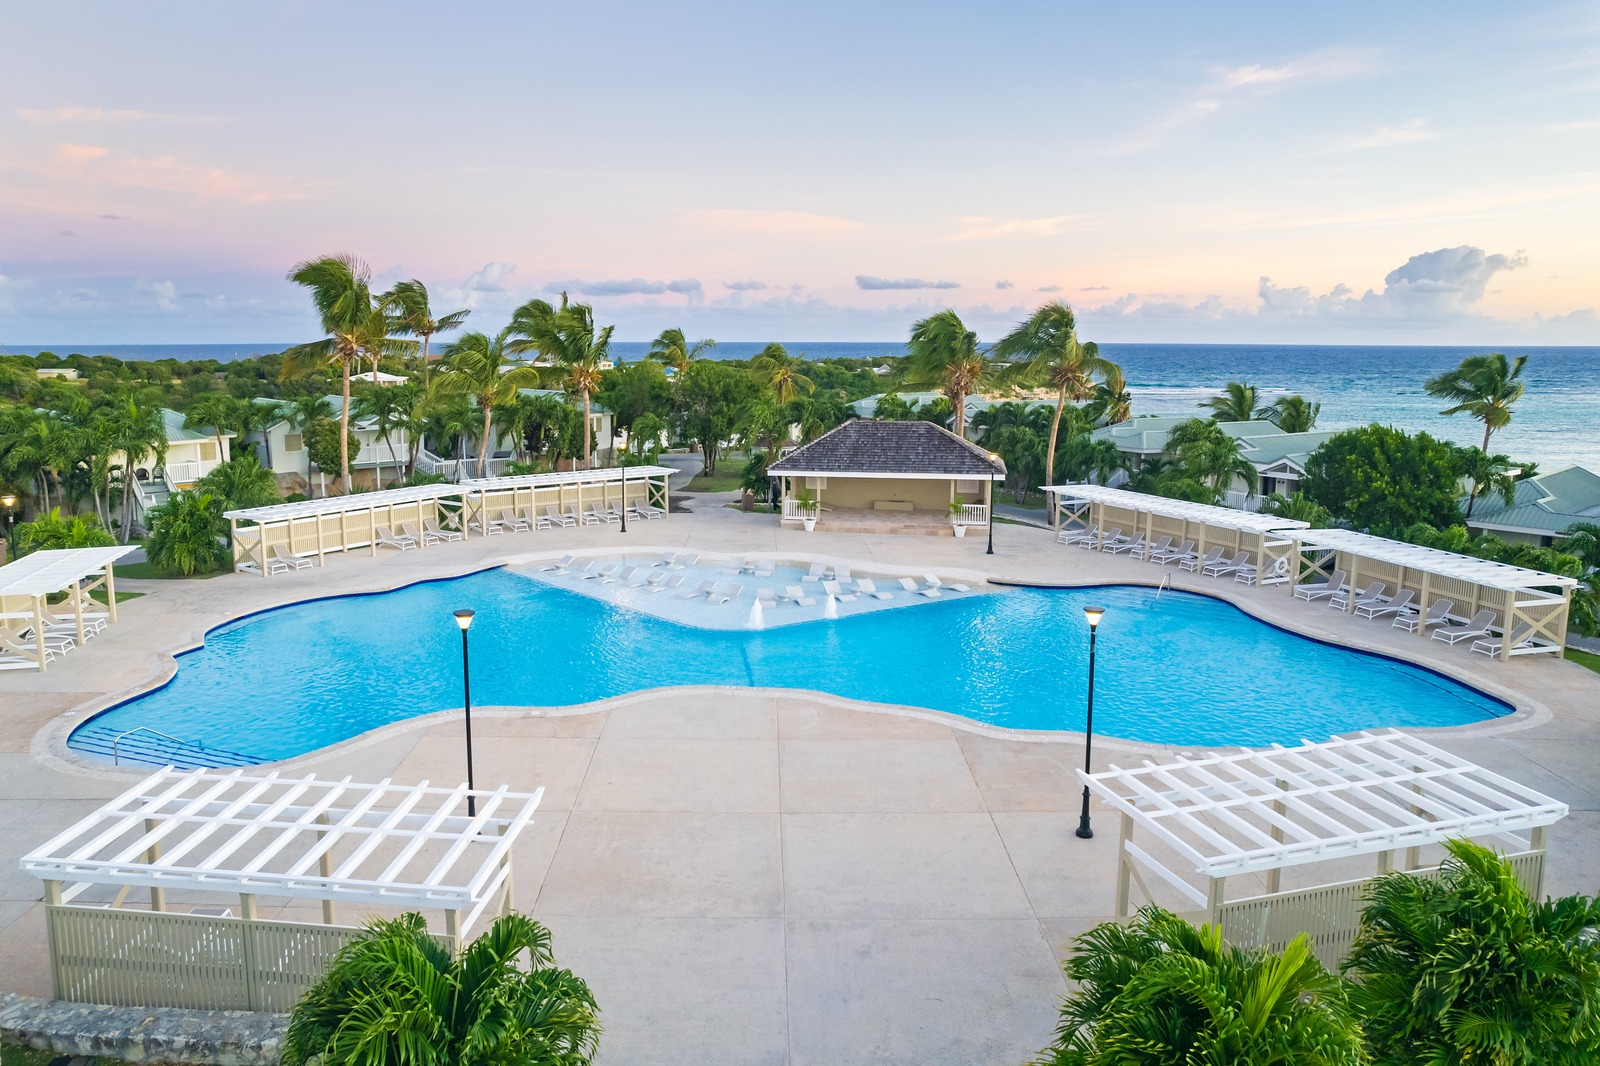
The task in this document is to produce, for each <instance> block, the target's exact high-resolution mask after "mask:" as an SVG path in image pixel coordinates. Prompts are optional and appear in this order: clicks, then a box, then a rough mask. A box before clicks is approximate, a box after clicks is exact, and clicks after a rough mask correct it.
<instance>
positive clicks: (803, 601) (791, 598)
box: [778, 585, 817, 607]
mask: <svg viewBox="0 0 1600 1066" xmlns="http://www.w3.org/2000/svg"><path fill="white" fill-rule="evenodd" d="M778 600H779V601H780V602H782V603H792V604H794V605H795V606H796V607H811V606H814V605H815V604H816V602H817V601H816V600H815V599H813V598H812V597H810V596H807V595H806V594H805V590H804V589H802V588H801V587H800V586H799V585H788V586H786V587H785V588H784V590H783V595H781V596H779V597H778Z"/></svg>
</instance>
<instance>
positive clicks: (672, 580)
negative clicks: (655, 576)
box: [645, 574, 683, 592]
mask: <svg viewBox="0 0 1600 1066" xmlns="http://www.w3.org/2000/svg"><path fill="white" fill-rule="evenodd" d="M682 584H683V575H682V574H670V575H668V576H667V577H666V579H665V580H663V581H659V582H657V583H655V584H652V585H646V586H645V591H646V592H671V591H672V590H673V589H675V588H677V587H679V586H680V585H682Z"/></svg>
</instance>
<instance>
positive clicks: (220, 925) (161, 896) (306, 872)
mask: <svg viewBox="0 0 1600 1066" xmlns="http://www.w3.org/2000/svg"><path fill="white" fill-rule="evenodd" d="M543 794H544V790H543V789H542V788H541V789H537V790H535V791H534V792H531V793H522V792H510V791H508V790H507V789H506V788H505V787H504V786H502V787H500V788H498V789H495V790H493V791H490V790H478V791H476V792H469V791H468V789H467V787H466V785H464V784H463V785H459V786H456V787H450V788H444V787H430V786H429V785H428V784H427V783H426V782H423V783H421V784H415V785H402V784H394V783H391V782H389V781H382V782H379V783H377V784H357V783H354V782H352V781H351V780H350V779H349V778H348V777H346V778H342V779H339V780H328V779H321V778H318V777H316V776H315V775H307V776H285V775H281V774H278V773H269V774H264V775H262V774H249V773H246V772H245V771H244V770H236V771H231V772H222V771H217V770H193V771H178V770H174V769H172V768H170V767H169V768H167V769H164V770H161V771H159V772H157V773H155V774H153V775H151V776H150V777H149V778H147V779H145V780H144V781H141V782H140V783H139V784H138V785H136V786H134V787H133V788H131V789H129V790H128V791H127V792H124V793H123V794H122V795H120V796H118V797H117V798H116V799H114V800H111V801H110V802H108V803H106V804H105V805H104V806H103V807H101V808H100V809H99V810H97V811H95V812H94V813H93V814H91V815H89V816H88V817H86V818H84V819H82V820H81V821H79V822H78V823H77V824H76V825H74V826H73V827H72V828H70V829H68V830H66V831H65V832H63V833H61V834H59V835H57V836H56V837H55V838H53V839H52V840H50V841H48V842H46V843H45V844H43V845H41V846H40V847H38V848H36V849H34V850H33V851H32V852H30V853H29V854H28V855H26V856H24V857H23V859H22V861H21V865H22V869H23V870H25V871H27V872H29V873H32V874H34V875H35V876H37V877H39V878H41V879H42V880H43V881H44V884H45V903H46V905H47V906H46V921H47V924H49V926H50V929H51V938H50V940H51V945H52V960H53V963H54V964H55V971H56V982H57V988H58V990H60V989H61V988H63V987H67V988H71V989H75V990H77V994H78V995H80V996H81V995H83V994H84V992H85V990H86V989H91V988H92V989H96V990H98V991H99V994H106V995H121V997H122V998H121V999H111V998H107V999H100V1000H96V1002H121V1001H130V1000H129V999H128V997H129V996H138V995H139V994H140V992H139V991H138V989H137V988H135V989H134V990H133V991H131V992H130V991H126V990H125V987H126V982H127V981H128V980H129V978H128V977H127V974H128V973H129V972H130V971H132V970H137V969H138V968H139V966H140V965H146V964H148V965H150V966H153V967H157V968H158V969H159V970H160V972H162V973H165V974H170V973H172V972H173V971H174V968H177V969H179V970H181V968H182V966H183V964H184V963H183V953H182V952H180V951H174V950H172V949H171V948H170V945H169V946H168V950H167V951H166V953H165V955H164V956H163V955H162V953H160V952H155V953H152V952H151V951H150V950H149V946H150V945H151V944H160V943H161V942H162V939H163V938H164V937H165V938H171V937H174V936H177V937H179V938H180V939H181V938H182V936H184V935H188V936H190V937H193V936H194V931H193V930H192V929H190V928H189V926H193V925H194V924H195V923H197V922H198V923H202V928H201V932H202V933H204V934H205V935H203V936H200V937H199V938H198V940H197V941H195V943H199V944H201V945H203V947H204V949H205V952H206V953H209V954H210V955H212V956H215V954H216V952H217V951H218V950H221V949H219V948H218V947H217V945H218V944H222V945H225V946H227V949H228V951H231V952H234V953H237V951H238V948H236V947H234V945H239V944H246V943H247V942H250V941H251V937H258V936H265V937H266V938H267V939H268V941H269V942H271V943H276V944H278V945H279V947H280V949H281V946H282V945H283V944H284V943H286V942H289V940H291V939H292V940H293V942H294V943H297V944H301V945H303V944H304V943H306V938H307V936H311V937H313V938H314V937H316V936H318V935H321V936H322V941H321V942H320V943H321V945H322V948H323V950H322V953H321V954H322V955H327V954H329V953H330V952H331V951H335V950H337V948H338V947H339V946H342V944H343V943H346V942H348V940H349V938H350V937H352V936H354V935H355V934H356V933H357V932H358V931H359V930H357V929H355V928H353V927H334V908H335V905H336V904H338V903H340V902H344V903H348V904H354V905H367V906H377V907H384V908H401V909H404V910H417V911H439V910H442V911H443V912H444V935H445V936H447V937H449V938H450V940H451V943H452V945H453V946H455V947H459V945H460V943H461V940H462V938H463V937H464V936H465V935H466V934H467V932H468V930H470V929H471V928H472V927H473V924H474V923H475V922H476V921H477V919H478V918H479V917H480V916H481V915H482V914H483V913H484V911H485V910H487V909H489V908H490V907H491V906H496V905H497V906H498V910H499V912H500V913H509V912H510V909H511V904H512V897H511V890H512V878H511V858H512V848H513V847H514V845H515V844H516V841H517V838H518V836H519V835H520V834H521V832H522V831H523V829H525V828H526V827H527V825H528V824H529V822H530V821H531V819H532V818H533V814H534V811H535V810H536V809H537V808H538V806H539V801H540V799H541V798H542V797H543ZM469 797H471V799H472V800H473V801H474V802H475V804H476V808H477V809H476V813H475V814H470V815H469V814H468V813H467V809H468V798H469ZM94 886H113V887H116V888H117V889H118V890H119V891H118V893H117V895H116V898H115V901H114V902H113V903H112V905H111V907H110V908H109V909H108V908H105V907H101V906H94V905H87V906H73V905H72V904H73V901H74V900H76V899H78V898H80V897H81V896H83V895H84V893H86V892H88V891H89V890H90V889H92V888H93V887H94ZM131 888H147V889H149V892H150V905H149V909H148V910H144V909H133V908H127V907H124V906H123V904H124V901H125V899H126V896H127V893H128V891H129V889H131ZM169 892H175V893H177V892H188V893H203V894H206V895H215V894H222V895H224V896H232V897H234V898H236V899H237V901H238V903H239V908H240V917H239V918H237V919H234V918H231V916H230V917H218V916H216V914H215V913H214V912H208V911H201V910H195V911H193V912H191V913H190V914H183V913H170V908H169V906H168V897H167V894H168V893H169ZM261 897H267V898H277V899H280V900H308V899H310V900H319V901H321V903H322V919H323V926H310V927H307V926H304V925H301V924H297V923H292V922H271V921H263V920H261V919H260V918H259V917H258V912H257V901H258V899H259V898H261ZM191 914H192V915H194V916H195V917H191ZM324 927H333V929H334V931H335V932H334V935H333V936H332V938H331V939H330V938H329V936H328V934H318V932H317V931H318V930H321V929H323V928H324ZM219 930H220V932H219ZM229 930H231V932H230V931H229ZM273 938H276V939H275V940H274V939H273ZM58 947H59V948H61V950H60V951H58V950H57V949H58ZM69 948H70V951H68V949H69ZM189 950H192V951H195V952H199V950H200V949H199V948H197V947H194V945H193V944H191V945H190V949H189ZM63 952H67V954H70V955H71V957H70V958H67V957H66V956H65V955H64V954H63ZM97 952H100V953H103V954H105V955H106V957H105V958H104V959H100V958H99V957H98V955H97ZM244 954H245V957H244V958H243V959H239V958H227V959H224V960H222V961H221V962H218V960H217V959H216V958H214V957H213V958H211V959H210V962H209V963H208V965H211V966H217V965H230V964H231V965H232V966H233V967H234V968H235V969H238V968H240V967H243V968H244V969H246V970H251V968H254V970H251V972H254V971H259V970H270V969H271V967H272V966H273V965H274V963H273V962H272V960H271V959H270V958H256V957H252V956H251V952H250V950H249V949H248V948H245V949H244ZM268 954H271V952H270V951H269V952H268ZM319 957H320V956H319ZM323 961H324V962H325V959H323ZM100 963H103V965H98V964H100ZM136 963H137V964H136ZM196 965H198V964H196ZM118 975H120V976H118ZM254 976H255V979H256V980H257V981H258V983H259V982H260V981H261V980H264V979H267V978H265V977H264V976H263V974H261V973H255V974H254ZM300 976H307V975H306V974H303V973H302V974H301V975H300ZM310 976H311V977H312V978H314V976H315V975H314V974H312V975H310ZM187 977H188V978H189V980H190V984H191V985H193V984H194V983H196V982H199V983H200V984H201V985H202V986H203V980H202V979H203V977H204V973H203V972H202V971H201V970H198V969H197V970H196V971H195V973H193V974H188V975H187ZM118 982H121V983H120V984H119V983H118ZM108 985H109V988H108ZM186 995H187V996H188V997H189V998H190V999H193V998H195V996H197V995H200V996H203V992H196V990H195V989H194V988H193V987H191V988H190V989H189V991H188V992H187V993H186ZM68 998H70V997H68ZM131 1002H139V1001H138V1000H137V999H132V1000H131ZM291 1002H292V1001H291ZM143 1005H147V1006H157V1005H161V1004H154V1003H145V1004H143Z"/></svg>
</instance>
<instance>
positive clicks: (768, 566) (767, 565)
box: [756, 559, 778, 577]
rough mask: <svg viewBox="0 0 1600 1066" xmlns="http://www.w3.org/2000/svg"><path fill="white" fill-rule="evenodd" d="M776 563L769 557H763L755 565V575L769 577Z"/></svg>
mask: <svg viewBox="0 0 1600 1066" xmlns="http://www.w3.org/2000/svg"><path fill="white" fill-rule="evenodd" d="M777 568H778V564H777V563H776V562H774V561H773V560H771V559H763V560H761V562H760V564H759V565H758V566H757V567H756V577H771V576H772V572H773V571H774V570H776V569H777Z"/></svg>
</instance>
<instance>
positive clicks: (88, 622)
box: [44, 604, 111, 640]
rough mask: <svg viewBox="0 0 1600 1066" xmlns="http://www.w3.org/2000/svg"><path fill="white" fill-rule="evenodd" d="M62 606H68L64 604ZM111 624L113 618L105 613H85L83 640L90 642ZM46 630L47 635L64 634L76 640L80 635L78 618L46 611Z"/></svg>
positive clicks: (72, 615)
mask: <svg viewBox="0 0 1600 1066" xmlns="http://www.w3.org/2000/svg"><path fill="white" fill-rule="evenodd" d="M61 606H66V605H65V604H62V605H61ZM110 624H111V616H110V615H109V614H107V613H105V612H104V611H84V612H83V638H84V639H85V640H88V639H89V638H90V637H93V636H95V635H97V634H98V633H99V632H100V631H101V630H103V629H105V628H106V626H108V625H110ZM44 628H45V632H46V633H64V634H66V635H67V636H69V637H74V638H76V637H77V635H78V616H77V615H74V614H58V613H56V612H54V611H46V612H44Z"/></svg>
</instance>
